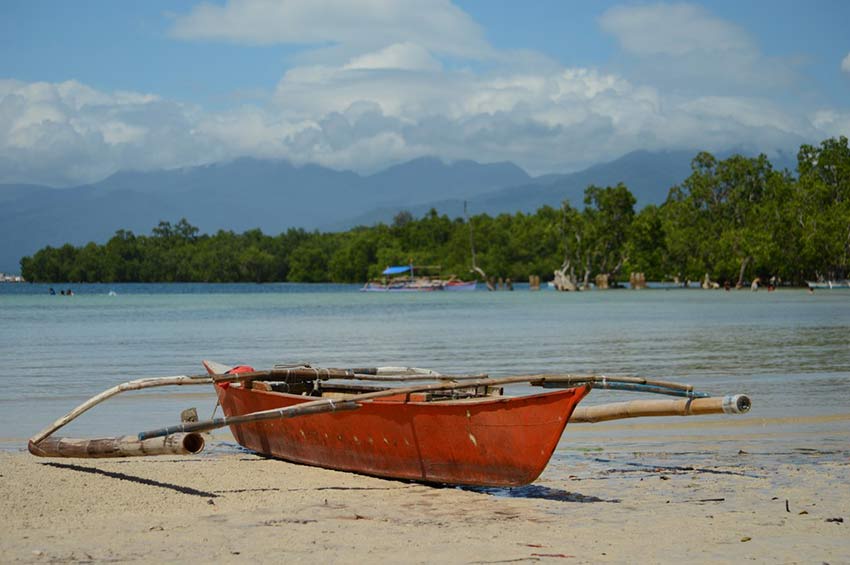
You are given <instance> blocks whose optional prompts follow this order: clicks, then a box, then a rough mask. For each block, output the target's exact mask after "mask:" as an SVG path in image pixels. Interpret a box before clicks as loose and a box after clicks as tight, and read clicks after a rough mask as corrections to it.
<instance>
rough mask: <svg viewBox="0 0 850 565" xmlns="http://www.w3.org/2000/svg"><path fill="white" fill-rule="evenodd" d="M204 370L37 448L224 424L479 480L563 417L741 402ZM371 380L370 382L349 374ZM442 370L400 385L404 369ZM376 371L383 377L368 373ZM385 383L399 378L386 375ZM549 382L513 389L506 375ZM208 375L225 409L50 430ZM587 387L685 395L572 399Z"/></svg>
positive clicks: (94, 446) (526, 464) (477, 380)
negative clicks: (179, 419) (108, 430)
mask: <svg viewBox="0 0 850 565" xmlns="http://www.w3.org/2000/svg"><path fill="white" fill-rule="evenodd" d="M204 366H205V367H206V369H207V374H206V375H194V376H185V375H181V376H176V377H160V378H151V379H138V380H136V381H130V382H128V383H124V384H121V385H118V386H115V387H113V388H111V389H108V390H107V391H104V392H103V393H101V394H99V395H97V396H95V397H93V398H91V399H89V400H88V401H86V402H85V403H83V404H81V405H80V406H78V407H77V408H75V409H74V410H72V411H71V412H70V413H69V414H67V415H66V416H63V417H62V418H60V419H59V420H57V421H56V422H54V423H53V424H52V425H51V426H49V427H48V428H46V429H45V430H43V431H42V432H40V433H39V434H37V435H36V436H33V438H31V439H30V442H29V450H30V452H31V453H33V454H34V455H38V456H42V457H124V456H133V455H158V454H165V453H169V454H177V453H183V454H185V453H197V452H198V451H200V450H201V449H203V447H204V439H203V437H202V436H201V435H200V434H199V433H197V432H202V431H208V430H212V429H216V428H222V427H227V426H229V427H230V430H231V432H232V433H233V436H234V437H235V438H236V440H237V441H238V442H239V444H240V445H242V446H243V447H245V448H246V449H249V450H251V451H254V452H256V453H259V454H263V455H267V456H270V457H275V458H279V459H284V460H287V461H292V462H296V463H302V464H306V465H314V466H318V467H325V468H328V469H336V470H340V471H351V472H355V473H362V474H367V475H374V476H378V477H385V478H392V479H405V480H415V481H422V482H428V483H445V484H456V485H475V486H501V487H510V486H519V485H525V484H528V483H531V482H532V481H534V480H535V479H537V477H539V476H540V473H541V472H543V469H544V468H545V467H546V465H547V463H548V462H549V459H550V458H551V456H552V453H553V452H554V451H555V448H556V446H557V445H558V442H559V440H560V438H561V435H562V434H563V432H564V428H565V427H566V425H567V423H568V422H570V421H572V422H597V421H603V420H612V419H617V418H631V417H636V416H669V415H681V416H687V415H698V414H713V413H732V414H740V413H744V412H747V411H748V410H749V408H750V400H749V398H748V397H746V396H744V395H736V396H726V397H709V395H707V394H704V393H698V392H695V391H694V390H693V388H692V387H691V386H690V385H682V384H677V383H670V382H664V381H651V380H647V379H644V378H640V377H605V376H587V375H583V376H582V375H526V376H516V377H504V378H493V379H491V378H488V377H486V376H482V375H452V376H447V375H441V374H439V373H436V372H434V371H430V370H426V369H410V368H404V367H378V368H370V369H320V368H315V367H311V366H309V365H300V366H275V367H274V368H273V369H271V370H268V371H255V370H254V369H253V368H251V367H247V366H238V367H227V366H224V365H220V364H218V363H213V362H210V361H204ZM352 380H353V381H366V382H369V381H373V384H366V385H364V384H361V383H357V384H352ZM422 380H434V381H438V382H436V383H433V384H417V385H412V386H401V387H399V386H397V385H398V383H399V382H401V381H422ZM374 381H383V382H382V384H381V385H375V384H374ZM388 383H393V384H395V385H396V386H395V387H393V386H386V385H387V384H388ZM520 383H525V384H531V385H534V386H542V387H544V388H557V389H559V390H556V391H553V392H544V393H541V394H530V395H525V396H517V397H509V396H504V395H503V388H502V387H503V386H504V385H508V384H520ZM189 384H197V385H204V384H207V385H208V384H213V385H214V387H215V391H216V394H217V395H218V400H219V404H220V405H221V407H222V410H223V412H224V417H222V418H213V419H211V420H208V421H205V422H197V421H193V420H192V419H191V418H186V419H184V423H182V424H179V425H174V426H168V427H165V428H161V429H157V430H152V431H148V432H142V433H140V434H138V435H137V436H123V437H113V438H100V439H72V438H57V437H51V436H52V435H53V433H54V432H55V431H56V430H58V429H59V428H61V427H62V426H64V425H65V424H67V423H68V422H70V421H72V420H73V419H75V418H76V417H78V416H79V415H80V414H82V413H83V412H85V411H87V410H89V409H90V408H92V407H93V406H95V405H96V404H98V403H100V402H102V401H103V400H106V399H107V398H110V397H111V396H114V395H115V394H118V393H120V392H124V391H128V390H139V389H143V388H149V387H156V386H168V385H189ZM593 388H604V389H617V390H631V391H639V392H652V393H660V394H666V395H671V396H678V397H683V398H679V399H676V400H648V401H632V402H621V403H615V404H607V405H599V406H592V407H589V408H578V409H577V405H578V403H579V402H580V401H581V400H582V399H583V398H584V397H585V396H586V395H587V394H588V393H589V392H590V391H591V389H593Z"/></svg>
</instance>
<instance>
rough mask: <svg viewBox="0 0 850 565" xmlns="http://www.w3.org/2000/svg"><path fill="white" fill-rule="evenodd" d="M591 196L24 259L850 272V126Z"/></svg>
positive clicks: (257, 272)
mask: <svg viewBox="0 0 850 565" xmlns="http://www.w3.org/2000/svg"><path fill="white" fill-rule="evenodd" d="M582 204H583V206H580V207H578V206H574V205H573V204H572V203H570V202H568V201H565V202H564V203H563V205H562V206H561V207H560V208H554V207H550V206H544V207H542V208H540V209H538V210H537V211H536V212H535V213H534V214H524V213H515V214H500V215H498V216H495V217H491V216H489V215H486V214H479V215H474V216H471V217H469V218H468V219H463V218H456V219H450V218H448V217H447V216H445V215H439V214H438V213H437V212H436V211H435V210H431V211H430V212H429V213H427V214H426V215H425V216H424V217H422V218H418V219H417V218H413V217H412V216H411V214H410V213H408V212H401V213H399V214H398V215H397V216H396V217H395V219H394V221H393V222H392V224H391V225H387V224H378V225H375V226H372V227H357V228H354V229H351V230H348V231H345V232H336V233H321V232H318V231H313V232H308V231H305V230H302V229H288V230H287V231H285V232H283V233H281V234H279V235H276V236H272V235H266V234H264V233H262V232H261V231H260V230H259V229H254V230H249V231H246V232H244V233H241V234H238V233H234V232H232V231H226V230H220V231H218V232H217V233H215V234H199V230H198V228H196V227H194V226H192V225H191V224H190V223H189V222H188V221H186V219H181V220H180V221H179V222H177V223H176V224H171V223H170V222H165V221H163V222H160V223H159V225H158V226H157V227H155V228H154V229H153V230H152V232H151V234H150V235H135V234H134V233H132V232H130V231H125V230H119V231H118V232H116V233H115V235H114V236H113V237H112V238H111V239H110V240H109V241H108V242H106V243H105V244H103V245H98V244H96V243H89V244H87V245H85V246H82V247H75V246H73V245H70V244H66V245H63V246H62V247H58V248H54V247H45V248H43V249H41V250H39V251H38V252H36V253H35V254H34V255H33V256H31V257H24V258H23V259H21V274H22V275H23V276H24V278H25V279H27V280H30V281H42V282H176V281H185V282H275V281H290V282H363V281H366V280H369V279H373V278H377V277H379V276H380V272H381V271H382V270H383V269H384V268H385V267H386V266H388V265H406V264H408V263H410V262H413V263H414V264H416V265H440V266H441V267H442V274H443V275H446V274H449V273H453V274H456V275H458V276H459V277H461V278H471V277H472V276H473V275H472V274H471V272H472V271H471V267H472V266H473V265H472V253H471V250H472V247H473V246H474V249H475V261H476V266H477V267H479V268H480V269H482V270H483V271H484V272H486V274H487V275H488V276H492V277H503V278H511V279H513V280H524V279H527V278H528V277H529V275H532V274H536V275H540V276H541V277H542V278H543V279H544V280H546V279H550V278H552V274H553V272H554V270H555V269H562V271H565V272H566V271H569V272H570V273H573V274H574V276H575V277H576V279H578V280H584V281H587V280H589V279H590V278H591V277H595V276H596V275H600V274H605V275H608V276H609V277H611V279H612V280H626V279H628V277H629V274H630V273H631V272H642V273H644V274H645V276H646V278H647V279H648V280H671V279H673V278H675V277H678V278H679V279H680V280H685V279H690V280H699V279H702V278H703V277H704V276H705V275H706V274H708V275H709V276H710V277H711V278H712V279H713V280H729V281H731V282H739V281H743V280H744V279H752V278H755V277H757V276H758V277H762V278H765V277H770V276H777V277H780V278H781V279H783V280H786V281H791V282H796V283H801V282H802V281H804V280H807V279H813V278H818V277H823V278H845V277H847V276H848V274H850V149H848V142H847V138H846V137H843V136H842V137H840V138H830V139H827V140H825V141H823V142H822V143H821V144H820V145H818V146H813V145H803V146H802V147H801V148H800V151H799V153H798V162H797V171H796V174H792V173H791V172H790V171H777V170H775V169H774V168H773V166H772V165H771V163H770V161H769V160H768V159H767V157H765V156H764V155H761V156H759V157H755V158H748V157H743V156H740V155H735V156H732V157H729V158H728V159H724V160H718V159H717V158H715V157H714V156H713V155H711V154H709V153H705V152H703V153H699V154H698V155H696V157H695V158H694V159H693V161H692V163H691V174H690V176H688V178H686V179H684V181H683V182H682V183H681V184H679V185H677V186H674V187H672V188H671V189H670V191H669V194H668V197H667V199H666V201H665V202H664V203H663V204H662V205H660V206H655V205H650V206H646V207H645V208H643V209H642V210H640V211H636V210H635V198H634V196H633V195H632V193H631V192H630V191H629V189H628V187H627V186H625V185H624V184H619V185H617V186H614V187H598V186H589V187H587V189H586V190H585V194H584V201H583V203H582Z"/></svg>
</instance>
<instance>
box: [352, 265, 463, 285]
mask: <svg viewBox="0 0 850 565" xmlns="http://www.w3.org/2000/svg"><path fill="white" fill-rule="evenodd" d="M422 268H426V267H420V269H422ZM431 268H432V269H434V268H439V267H431ZM414 270H415V267H414V266H413V265H412V264H411V265H402V266H397V267H387V268H386V269H384V270H383V272H382V273H381V274H382V275H384V277H396V278H394V279H389V278H385V279H384V280H383V281H370V282H367V283H366V284H365V285H364V286H363V288H361V289H360V291H361V292H431V291H434V290H451V291H462V290H475V287H476V285H477V281H471V282H467V281H461V280H457V279H455V278H454V277H452V278H450V279H448V280H442V279H440V278H431V277H427V276H419V277H417V276H415V274H414ZM399 275H407V276H403V277H400V276H399Z"/></svg>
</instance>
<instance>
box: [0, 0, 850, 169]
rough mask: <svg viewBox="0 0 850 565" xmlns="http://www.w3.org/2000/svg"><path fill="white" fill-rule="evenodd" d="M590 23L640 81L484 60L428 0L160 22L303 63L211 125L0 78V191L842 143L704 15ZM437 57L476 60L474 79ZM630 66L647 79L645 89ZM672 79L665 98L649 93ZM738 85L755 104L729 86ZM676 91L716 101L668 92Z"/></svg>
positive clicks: (217, 8)
mask: <svg viewBox="0 0 850 565" xmlns="http://www.w3.org/2000/svg"><path fill="white" fill-rule="evenodd" d="M420 18H421V21H420ZM601 25H602V26H603V28H605V29H606V30H607V31H608V32H610V33H612V34H614V35H616V36H617V37H618V38H619V39H620V41H621V43H622V45H623V47H624V49H625V50H627V51H628V53H630V54H631V55H634V56H635V57H637V63H639V64H635V65H630V67H632V66H633V67H634V68H635V69H637V70H638V71H639V72H638V71H636V72H635V74H634V75H632V76H631V77H630V76H628V75H626V74H625V73H624V72H614V71H607V72H605V71H602V70H600V69H593V68H584V67H569V68H565V67H563V66H560V65H558V64H557V63H556V62H554V61H552V60H551V59H547V58H546V57H544V56H541V55H540V54H536V53H533V52H510V53H506V52H497V51H495V50H493V49H492V48H491V47H490V46H489V45H488V44H487V43H486V41H484V39H483V34H482V32H481V29H480V28H479V27H478V26H477V24H475V23H474V22H473V21H472V20H470V19H469V18H468V16H466V14H464V13H463V12H462V11H460V10H459V9H458V8H456V7H454V6H452V5H451V4H450V3H448V2H447V1H444V0H438V1H435V2H431V3H420V2H417V1H415V0H402V1H399V2H389V0H387V1H384V0H374V1H371V2H359V3H356V4H349V3H348V2H342V1H341V0H328V1H326V2H323V3H308V2H288V1H280V2H277V1H275V2H262V1H259V0H258V1H248V0H231V1H229V2H227V3H226V4H224V5H213V4H203V5H201V6H199V7H196V8H195V9H193V10H192V11H191V12H190V13H189V14H187V15H185V16H181V17H178V18H177V19H176V20H175V23H174V29H173V33H174V34H175V35H176V36H178V37H181V38H184V39H208V40H226V41H233V42H239V43H253V44H271V43H295V44H308V47H306V48H305V51H302V52H306V53H307V55H306V56H301V57H299V58H298V60H297V63H296V64H295V66H292V67H291V68H289V70H287V72H286V73H285V74H284V75H283V76H282V77H281V78H280V80H279V81H278V84H277V85H276V88H275V90H274V94H273V95H272V96H271V97H269V98H268V99H267V100H266V101H265V102H263V104H262V105H261V104H260V103H255V104H245V105H242V106H239V107H236V108H231V109H226V110H216V111H211V110H204V109H202V108H199V107H196V106H191V105H186V104H181V103H177V102H174V101H170V100H164V99H162V98H160V97H159V96H157V95H156V94H147V93H135V92H103V91H99V90H96V89H94V88H91V87H90V86H87V85H84V84H81V83H79V82H76V81H68V82H62V83H43V82H38V83H23V82H18V81H8V80H6V81H4V80H0V182H40V183H45V184H55V185H68V184H80V183H85V182H91V181H97V180H100V179H101V178H103V177H105V176H107V175H108V174H110V173H112V172H115V171H116V170H119V169H143V170H144V169H159V168H172V167H180V166H190V165H196V164H202V163H209V162H215V161H221V160H226V159H231V158H236V157H241V156H253V157H260V158H285V159H289V160H291V161H293V162H295V163H306V162H314V163H319V164H322V165H326V166H331V167H336V168H349V169H354V170H357V171H361V172H363V171H370V170H375V169H378V168H381V167H385V166H387V165H388V164H391V163H393V162H398V161H402V160H405V159H410V158H414V157H418V156H422V155H434V156H438V157H443V158H445V159H448V160H455V159H474V160H477V161H482V162H492V161H501V160H509V161H513V162H515V163H517V164H518V165H520V166H522V167H525V168H526V169H527V170H529V171H530V172H532V173H544V172H554V171H565V170H575V169H577V168H581V167H584V166H587V165H589V164H592V163H595V162H600V161H604V160H610V159H614V158H616V157H618V156H620V155H622V154H624V153H627V152H629V151H633V150H636V149H648V150H659V149H671V148H676V149H682V148H684V149H693V150H696V149H707V150H713V151H719V150H723V149H728V148H732V147H735V148H740V147H750V148H754V149H756V150H765V151H771V150H775V149H786V150H788V149H790V150H794V149H796V147H797V145H798V144H799V143H801V142H803V141H805V142H817V141H820V140H821V139H823V138H825V137H828V136H833V135H841V134H844V135H847V134H848V133H850V114H848V112H847V111H846V110H842V109H832V108H823V109H821V110H819V111H818V112H815V113H814V114H812V115H811V116H809V115H806V114H805V113H803V111H800V110H797V109H795V108H794V107H793V106H792V105H789V104H785V105H782V104H779V103H773V102H771V100H775V99H776V97H775V85H777V84H783V83H784V82H787V81H788V80H790V79H789V76H790V75H789V74H788V72H787V68H786V67H785V66H783V65H782V64H780V63H776V64H775V65H772V64H771V61H769V60H767V59H766V58H765V57H763V56H762V55H761V54H760V53H759V52H758V50H757V49H756V47H755V46H754V44H753V42H752V41H751V40H750V39H749V38H748V36H747V35H746V34H745V33H744V32H743V31H742V30H741V29H739V28H738V27H736V26H734V25H731V24H728V23H727V22H725V21H723V20H720V19H718V18H716V17H714V16H711V15H710V14H708V13H707V12H706V11H705V10H703V9H702V8H699V7H695V6H692V5H688V4H675V5H665V4H656V5H650V6H631V7H618V8H613V9H611V10H609V11H608V12H606V13H605V15H603V17H602V20H601ZM315 44H321V45H327V44H332V45H333V46H332V47H330V48H325V47H323V48H321V49H318V50H316V49H314V48H313V47H311V46H312V45H315ZM450 57H460V58H467V59H469V60H470V61H471V62H472V63H473V64H474V63H475V62H480V61H486V67H487V69H488V70H487V71H486V72H484V71H480V70H476V68H475V67H474V66H473V67H472V68H459V67H458V66H457V64H449V62H447V60H446V59H447V58H450ZM849 57H850V56H849ZM846 62H847V60H846V59H845V63H846ZM452 63H457V61H453V62H452ZM848 64H850V63H848ZM645 65H650V66H649V70H650V71H652V70H655V71H657V72H656V74H655V75H653V74H652V73H647V74H643V71H644V70H646V68H647V67H646V66H645ZM652 65H655V67H653V66H652ZM671 76H672V77H673V80H675V81H678V84H677V85H676V87H674V88H672V89H667V88H664V87H659V85H665V83H664V79H665V78H666V77H671ZM634 77H637V78H634ZM659 77H661V78H659ZM653 78H654V79H655V80H653ZM736 80H737V81H738V84H744V85H746V84H753V83H758V84H760V85H762V88H764V89H765V90H766V91H767V92H765V91H758V90H757V89H755V90H753V89H751V90H750V91H748V90H747V89H743V90H742V89H740V88H739V89H735V88H732V86H733V85H735V84H736ZM700 81H702V83H701V82H700ZM691 82H693V84H695V85H699V84H706V83H712V84H714V90H712V89H710V88H696V87H694V88H691V89H689V88H685V87H682V86H681V84H682V83H691ZM665 86H666V85H665ZM771 89H772V90H771ZM718 91H720V92H718Z"/></svg>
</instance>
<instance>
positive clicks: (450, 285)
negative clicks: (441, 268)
mask: <svg viewBox="0 0 850 565" xmlns="http://www.w3.org/2000/svg"><path fill="white" fill-rule="evenodd" d="M477 286H478V281H457V280H449V281H446V282H445V283H444V284H443V290H454V291H459V290H475V288H476V287H477Z"/></svg>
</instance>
